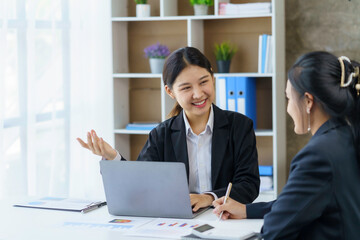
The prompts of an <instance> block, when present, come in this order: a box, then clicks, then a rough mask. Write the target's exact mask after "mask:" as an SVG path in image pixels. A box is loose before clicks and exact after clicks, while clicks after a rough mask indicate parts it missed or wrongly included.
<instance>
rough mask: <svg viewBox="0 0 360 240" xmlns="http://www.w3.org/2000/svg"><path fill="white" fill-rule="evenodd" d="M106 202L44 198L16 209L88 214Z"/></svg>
mask: <svg viewBox="0 0 360 240" xmlns="http://www.w3.org/2000/svg"><path fill="white" fill-rule="evenodd" d="M105 205H106V202H104V201H90V200H82V199H75V198H58V197H43V198H40V199H36V200H33V201H27V202H23V203H19V204H14V205H13V206H14V207H27V208H39V209H49V210H62V211H72V212H82V213H87V212H89V211H92V210H95V209H97V208H100V207H102V206H105Z"/></svg>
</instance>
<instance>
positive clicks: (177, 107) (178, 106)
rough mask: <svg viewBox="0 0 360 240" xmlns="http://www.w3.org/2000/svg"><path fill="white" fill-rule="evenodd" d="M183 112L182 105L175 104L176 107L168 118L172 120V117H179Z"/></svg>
mask: <svg viewBox="0 0 360 240" xmlns="http://www.w3.org/2000/svg"><path fill="white" fill-rule="evenodd" d="M181 111H182V107H181V106H180V104H179V103H178V102H176V103H175V105H174V107H173V108H172V109H171V111H170V113H169V114H168V115H167V117H169V118H171V117H175V116H177V115H179V114H180V113H181Z"/></svg>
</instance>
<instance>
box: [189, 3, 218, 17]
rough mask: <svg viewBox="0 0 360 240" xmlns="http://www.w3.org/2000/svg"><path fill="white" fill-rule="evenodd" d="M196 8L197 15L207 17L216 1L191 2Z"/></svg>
mask: <svg viewBox="0 0 360 240" xmlns="http://www.w3.org/2000/svg"><path fill="white" fill-rule="evenodd" d="M189 1H190V4H191V6H194V13H195V15H207V14H208V8H209V6H213V5H214V0H189Z"/></svg>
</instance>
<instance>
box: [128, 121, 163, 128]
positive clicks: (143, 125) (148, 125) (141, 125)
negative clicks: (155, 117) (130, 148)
mask: <svg viewBox="0 0 360 240" xmlns="http://www.w3.org/2000/svg"><path fill="white" fill-rule="evenodd" d="M158 124H159V123H155V122H151V123H149V122H146V123H129V124H127V125H126V130H152V129H153V128H155V127H156V126H157V125H158Z"/></svg>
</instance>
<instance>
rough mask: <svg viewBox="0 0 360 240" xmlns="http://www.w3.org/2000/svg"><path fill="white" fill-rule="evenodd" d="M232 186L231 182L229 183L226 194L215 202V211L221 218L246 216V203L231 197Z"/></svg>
mask: <svg viewBox="0 0 360 240" xmlns="http://www.w3.org/2000/svg"><path fill="white" fill-rule="evenodd" d="M231 186H232V185H231V183H229V186H228V189H227V191H226V194H225V196H224V197H222V198H219V199H218V200H215V201H214V202H213V206H214V207H215V209H214V210H213V212H214V213H215V214H216V215H217V216H219V220H220V219H222V220H225V219H228V218H229V219H230V218H231V219H244V218H246V205H245V204H242V203H239V202H237V201H235V200H233V199H231V198H230V197H229V195H230V191H231Z"/></svg>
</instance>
